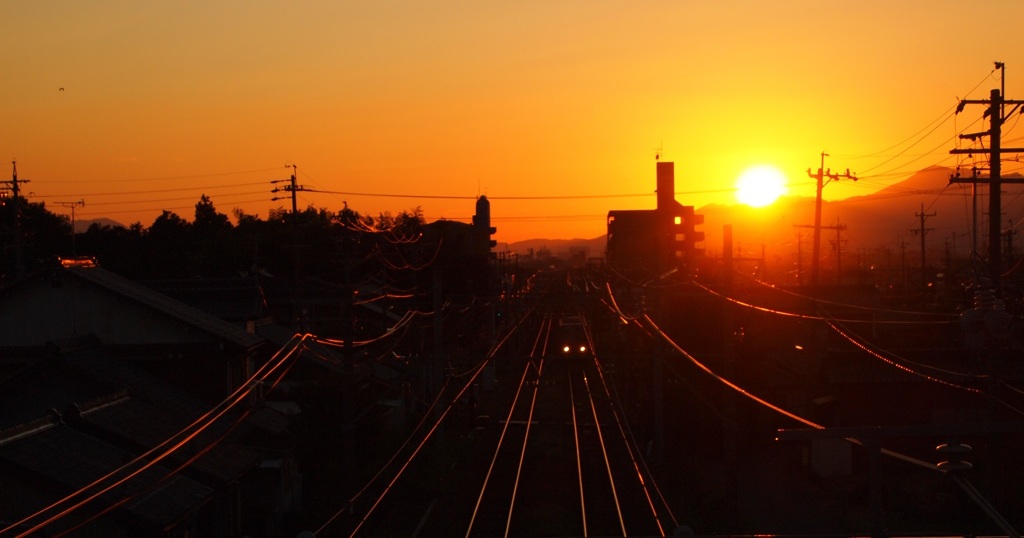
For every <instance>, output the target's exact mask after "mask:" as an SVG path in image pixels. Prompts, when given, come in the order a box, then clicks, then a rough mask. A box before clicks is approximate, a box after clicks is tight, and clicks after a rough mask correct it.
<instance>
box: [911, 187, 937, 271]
mask: <svg viewBox="0 0 1024 538" xmlns="http://www.w3.org/2000/svg"><path fill="white" fill-rule="evenodd" d="M914 216H915V217H918V218H920V219H921V227H920V228H917V229H916V230H910V231H911V233H915V234H918V235H920V236H921V289H926V288H927V287H928V272H927V269H928V266H927V264H926V262H925V255H924V252H925V251H924V247H925V243H924V238H925V236H926V235H928V232H930V231H932V230H934V229H935V228H925V227H924V221H925V219H927V218H928V217H934V216H935V213H925V212H924V204H921V212H920V213H914Z"/></svg>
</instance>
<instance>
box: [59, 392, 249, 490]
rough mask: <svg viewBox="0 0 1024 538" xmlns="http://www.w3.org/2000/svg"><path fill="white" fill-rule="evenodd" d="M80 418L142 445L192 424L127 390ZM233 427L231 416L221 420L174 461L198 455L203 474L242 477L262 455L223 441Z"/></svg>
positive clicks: (86, 406) (93, 406) (224, 480)
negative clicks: (129, 393) (128, 392)
mask: <svg viewBox="0 0 1024 538" xmlns="http://www.w3.org/2000/svg"><path fill="white" fill-rule="evenodd" d="M78 418H80V419H81V420H82V421H83V422H84V423H85V424H88V425H91V426H94V427H97V428H100V429H101V430H103V431H105V432H108V433H110V434H113V435H115V436H117V437H119V438H122V439H128V440H130V441H131V442H133V443H135V444H138V445H139V446H142V447H153V446H157V445H159V444H160V443H163V442H164V441H166V440H167V439H170V438H171V437H172V436H174V435H176V434H177V433H178V432H180V431H182V429H183V428H185V427H187V426H189V425H190V420H189V419H187V418H185V417H182V416H181V415H178V414H175V413H170V412H167V411H164V410H161V409H159V408H157V407H156V406H153V405H151V404H148V403H146V402H143V401H141V400H138V399H136V398H133V397H131V396H130V395H128V394H127V393H121V394H118V395H116V397H113V398H107V399H104V400H96V401H93V402H90V403H87V404H84V405H83V406H82V407H81V408H80V410H79V413H78ZM236 418H237V414H236ZM230 427H231V419H230V418H223V419H221V421H219V422H218V423H215V424H214V425H212V426H211V427H210V428H207V429H205V430H203V431H202V432H200V433H199V434H197V435H196V436H195V438H194V439H192V440H191V441H189V442H188V443H186V444H185V445H183V446H182V447H181V448H180V449H179V450H177V451H175V453H174V456H173V458H174V461H176V462H184V461H188V460H189V459H190V458H193V457H196V459H195V461H193V462H191V464H190V465H191V467H192V468H194V469H195V470H197V471H199V472H201V473H202V474H204V475H206V476H208V477H210V478H213V479H215V480H217V481H219V482H221V483H227V482H229V481H232V480H236V479H238V478H239V477H240V476H241V475H242V474H243V473H245V471H247V470H248V469H249V468H251V467H253V466H255V465H256V463H257V461H258V460H259V459H260V455H259V454H257V453H256V452H255V451H252V450H249V449H247V448H245V447H243V446H240V445H237V444H234V443H231V442H222V437H223V436H224V435H226V434H227V433H229V431H230ZM200 453H202V455H199V454H200Z"/></svg>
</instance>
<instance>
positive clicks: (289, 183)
mask: <svg viewBox="0 0 1024 538" xmlns="http://www.w3.org/2000/svg"><path fill="white" fill-rule="evenodd" d="M286 168H291V169H292V177H291V178H289V179H275V180H273V181H271V183H274V184H277V183H284V184H285V185H284V186H283V187H280V188H278V187H274V190H272V191H270V192H274V193H277V192H281V191H285V192H290V193H292V215H294V214H295V213H297V212H298V209H299V205H298V201H296V199H295V193H296V192H298V191H305V190H309V189H307V188H306V186H305V185H296V184H295V182H296V176H297V175H298V174H299V167H298V165H295V164H293V165H290V166H287V167H286ZM273 200H280V198H278V197H277V196H275V197H274V198H273Z"/></svg>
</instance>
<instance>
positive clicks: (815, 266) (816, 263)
mask: <svg viewBox="0 0 1024 538" xmlns="http://www.w3.org/2000/svg"><path fill="white" fill-rule="evenodd" d="M815 220H819V219H817V218H816V219H815ZM793 227H794V228H814V237H815V241H817V240H818V239H820V238H821V231H822V230H835V232H836V239H835V245H836V248H837V250H836V278H837V280H838V282H839V283H842V275H841V269H842V267H841V264H840V256H841V255H842V254H841V253H840V252H839V250H838V249H839V248H840V244H841V243H842V237H841V235H840V234H841V233H842V232H843V231H845V230H846V225H845V224H839V221H836V225H835V226H822V225H821V222H820V220H819V222H818V224H817V225H815V226H809V225H806V224H794V225H793ZM814 246H815V247H817V246H818V245H817V243H815V245H814ZM814 252H815V254H814V259H813V260H811V278H812V282H811V285H812V286H814V287H817V286H818V282H819V278H820V266H821V252H820V248H815V249H814Z"/></svg>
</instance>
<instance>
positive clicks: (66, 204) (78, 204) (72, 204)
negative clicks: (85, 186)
mask: <svg viewBox="0 0 1024 538" xmlns="http://www.w3.org/2000/svg"><path fill="white" fill-rule="evenodd" d="M57 204H58V205H60V206H62V207H69V208H71V257H72V258H76V257H78V253H77V251H76V250H75V208H76V207H85V200H79V201H77V202H57Z"/></svg>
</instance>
